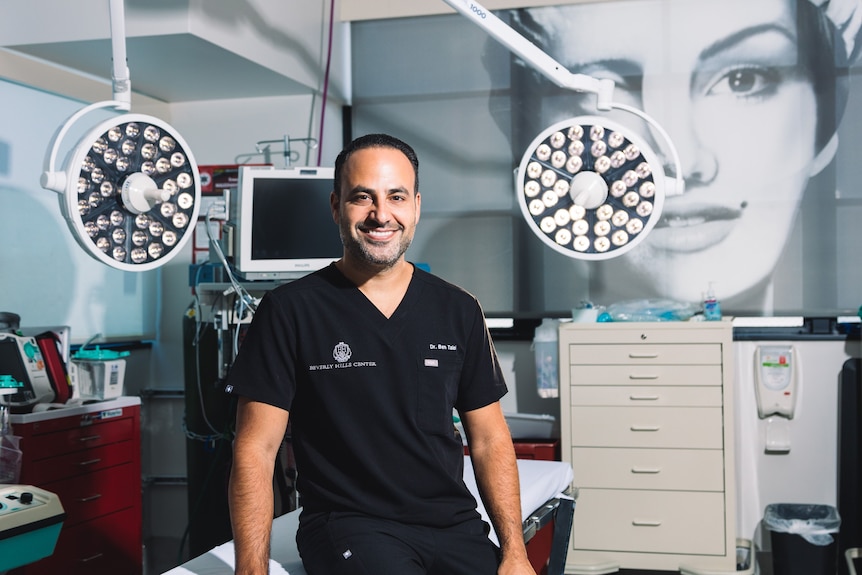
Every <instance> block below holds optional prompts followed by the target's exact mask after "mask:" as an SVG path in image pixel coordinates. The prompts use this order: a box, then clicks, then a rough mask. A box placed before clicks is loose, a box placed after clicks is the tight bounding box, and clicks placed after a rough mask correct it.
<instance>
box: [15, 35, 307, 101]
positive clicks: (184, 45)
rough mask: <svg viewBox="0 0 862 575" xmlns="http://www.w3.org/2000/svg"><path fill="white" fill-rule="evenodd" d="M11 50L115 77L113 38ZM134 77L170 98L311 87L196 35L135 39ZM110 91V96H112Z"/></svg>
mask: <svg viewBox="0 0 862 575" xmlns="http://www.w3.org/2000/svg"><path fill="white" fill-rule="evenodd" d="M8 48H10V49H12V50H14V51H17V52H21V53H23V54H27V55H29V56H33V57H36V58H39V59H42V60H46V61H49V62H53V63H54V64H59V65H61V66H66V67H68V68H72V69H74V70H79V71H81V72H84V73H86V74H90V75H93V76H96V77H100V78H105V79H109V78H110V73H111V42H110V40H108V39H105V40H80V41H74V42H52V43H42V44H30V45H25V46H8ZM126 51H127V58H126V60H127V62H128V65H129V69H130V79H131V82H132V86H133V87H134V89H135V92H138V93H141V94H145V95H147V96H150V97H152V98H155V99H157V100H162V101H165V102H184V101H194V100H211V99H213V100H220V99H226V98H251V97H261V96H285V95H291V94H304V93H307V92H308V87H307V86H304V85H303V84H301V83H299V82H297V81H295V80H293V79H292V78H290V77H288V76H287V75H285V74H283V73H281V72H277V71H275V70H272V69H269V68H267V67H265V66H262V65H260V64H258V63H257V62H254V61H253V60H250V59H248V58H244V57H242V56H240V55H238V54H236V53H233V52H231V51H229V50H226V49H225V48H222V47H221V46H217V45H216V44H213V43H211V42H207V41H206V40H204V39H202V38H199V37H197V36H194V35H192V34H175V35H170V36H151V37H146V38H129V39H128V40H127V41H126ZM109 95H110V94H106V95H105V97H106V99H107V97H108V96H109Z"/></svg>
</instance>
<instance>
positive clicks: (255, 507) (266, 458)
mask: <svg viewBox="0 0 862 575" xmlns="http://www.w3.org/2000/svg"><path fill="white" fill-rule="evenodd" d="M287 420H288V412H287V411H285V410H283V409H279V408H277V407H273V406H272V405H268V404H265V403H259V402H256V401H250V400H248V399H246V398H240V400H239V404H238V406H237V413H236V439H235V440H234V446H233V466H232V468H231V474H230V486H229V490H228V503H229V505H230V520H231V527H232V528H233V539H234V546H235V553H236V570H235V573H236V575H266V574H267V573H269V549H270V543H269V540H270V535H271V533H272V515H273V496H272V473H273V469H274V467H275V458H276V454H277V453H278V448H279V446H280V445H281V442H282V440H283V439H284V433H285V431H286V429H287Z"/></svg>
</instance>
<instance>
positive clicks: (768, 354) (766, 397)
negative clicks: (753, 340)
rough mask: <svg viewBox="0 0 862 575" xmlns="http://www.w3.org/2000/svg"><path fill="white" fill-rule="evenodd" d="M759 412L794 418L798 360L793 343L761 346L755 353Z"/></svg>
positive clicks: (758, 413) (763, 415)
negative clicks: (795, 358) (795, 356)
mask: <svg viewBox="0 0 862 575" xmlns="http://www.w3.org/2000/svg"><path fill="white" fill-rule="evenodd" d="M755 370H756V372H755V374H754V379H755V382H756V383H755V385H756V392H757V415H758V416H760V418H761V419H764V418H766V417H768V416H770V415H781V416H783V417H786V418H787V419H793V411H794V409H795V407H796V362H795V361H794V359H793V346H791V345H769V346H757V351H756V357H755Z"/></svg>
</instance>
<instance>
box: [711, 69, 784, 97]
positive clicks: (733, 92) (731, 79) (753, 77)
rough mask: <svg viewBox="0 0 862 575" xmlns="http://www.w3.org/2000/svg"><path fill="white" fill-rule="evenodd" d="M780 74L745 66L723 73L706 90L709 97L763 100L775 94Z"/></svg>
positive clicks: (770, 70) (775, 71) (774, 71)
mask: <svg viewBox="0 0 862 575" xmlns="http://www.w3.org/2000/svg"><path fill="white" fill-rule="evenodd" d="M780 81H781V74H780V73H779V72H778V71H777V70H775V69H772V68H764V67H754V66H745V67H738V68H733V69H731V70H729V71H727V72H724V73H723V74H722V75H721V76H720V77H719V78H718V80H717V81H715V82H714V83H713V84H712V85H711V86H710V87H709V89H708V90H707V94H708V95H710V96H734V97H737V98H765V97H768V96H771V95H773V94H775V92H776V91H777V90H778V86H779V83H780Z"/></svg>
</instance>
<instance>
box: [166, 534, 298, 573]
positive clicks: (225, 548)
mask: <svg viewBox="0 0 862 575" xmlns="http://www.w3.org/2000/svg"><path fill="white" fill-rule="evenodd" d="M209 554H211V555H215V556H216V557H218V558H219V559H221V560H222V561H223V562H224V563H226V564H227V565H228V566H229V567H230V569H231V571H233V570H234V558H235V556H234V548H233V541H228V542H227V543H224V544H222V545H219V546H218V547H214V548H212V549H210V551H209ZM269 573H270V575H290V574H289V573H288V572H287V571H285V569H284V567H282V566H281V565H280V564H279V563H278V562H276V561H273V560H272V559H270V560H269ZM164 575H203V574H200V573H197V574H196V573H193V572H192V571H189V570H188V569H186V568H185V567H183V566H179V567H175V568H173V569H171V570H170V571H168V572H167V573H165V574H164Z"/></svg>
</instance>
